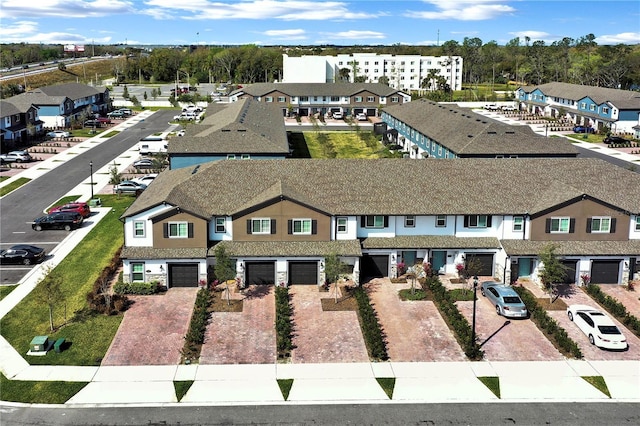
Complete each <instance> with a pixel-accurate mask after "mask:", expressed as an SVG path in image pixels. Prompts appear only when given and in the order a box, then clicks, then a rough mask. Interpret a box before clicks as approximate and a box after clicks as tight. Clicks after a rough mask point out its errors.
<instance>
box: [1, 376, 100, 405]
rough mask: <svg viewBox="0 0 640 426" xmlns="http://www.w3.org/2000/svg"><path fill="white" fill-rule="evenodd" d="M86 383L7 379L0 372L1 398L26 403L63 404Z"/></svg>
mask: <svg viewBox="0 0 640 426" xmlns="http://www.w3.org/2000/svg"><path fill="white" fill-rule="evenodd" d="M86 385H87V382H39V381H30V380H29V381H25V380H9V379H7V377H6V376H5V375H4V374H0V389H2V400H3V401H9V402H22V403H27V404H64V403H65V402H67V401H68V400H69V398H71V397H72V396H73V395H75V394H77V393H78V392H80V391H81V390H82V388H84V387H85V386H86Z"/></svg>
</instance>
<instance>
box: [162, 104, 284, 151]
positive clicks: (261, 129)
mask: <svg viewBox="0 0 640 426" xmlns="http://www.w3.org/2000/svg"><path fill="white" fill-rule="evenodd" d="M211 112H212V114H211V115H209V114H207V117H206V118H205V120H203V121H202V123H200V124H194V125H192V126H189V127H190V128H189V133H188V134H187V135H185V136H183V137H181V138H180V140H179V141H178V143H169V146H168V152H169V154H170V155H171V154H173V155H189V154H227V153H230V154H244V153H246V154H277V155H285V154H288V153H289V141H288V139H287V132H286V129H285V126H284V121H283V120H282V113H281V112H280V111H279V110H276V108H275V107H273V106H271V105H267V104H264V103H261V102H257V101H254V100H253V99H250V98H246V99H241V100H239V101H237V102H232V103H230V104H227V106H226V107H225V108H220V107H217V106H214V107H213V109H212V111H211ZM207 113H209V108H207Z"/></svg>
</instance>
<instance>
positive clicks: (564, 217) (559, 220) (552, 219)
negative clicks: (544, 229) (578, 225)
mask: <svg viewBox="0 0 640 426" xmlns="http://www.w3.org/2000/svg"><path fill="white" fill-rule="evenodd" d="M554 220H557V221H558V230H557V231H554V230H553V221H554ZM563 220H566V221H567V230H566V231H562V230H561V229H562V226H561V225H562V221H563ZM569 229H571V218H570V217H568V216H562V217H552V218H551V227H550V229H549V233H551V234H568V233H569Z"/></svg>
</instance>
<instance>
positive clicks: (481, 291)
mask: <svg viewBox="0 0 640 426" xmlns="http://www.w3.org/2000/svg"><path fill="white" fill-rule="evenodd" d="M480 294H482V295H483V296H484V297H487V295H486V294H484V288H481V289H480Z"/></svg>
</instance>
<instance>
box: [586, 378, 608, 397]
mask: <svg viewBox="0 0 640 426" xmlns="http://www.w3.org/2000/svg"><path fill="white" fill-rule="evenodd" d="M582 378H583V379H584V380H586V381H587V383H589V384H590V385H592V386H593V387H594V388H596V389H598V390H599V391H600V392H602V393H603V394H605V395H607V396H608V397H609V398H611V393H610V392H609V387H608V386H607V382H605V380H604V377H602V376H582Z"/></svg>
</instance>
